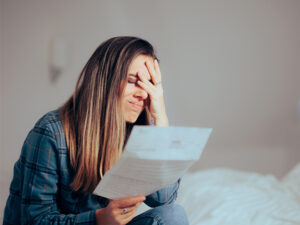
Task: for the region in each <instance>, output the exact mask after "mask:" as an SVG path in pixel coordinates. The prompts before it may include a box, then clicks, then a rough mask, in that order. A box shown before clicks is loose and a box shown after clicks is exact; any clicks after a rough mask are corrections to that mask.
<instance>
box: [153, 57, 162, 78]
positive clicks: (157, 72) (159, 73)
mask: <svg viewBox="0 0 300 225" xmlns="http://www.w3.org/2000/svg"><path fill="white" fill-rule="evenodd" d="M154 69H155V71H156V74H157V78H158V80H159V81H160V82H161V72H160V68H159V65H158V61H157V59H155V60H154Z"/></svg>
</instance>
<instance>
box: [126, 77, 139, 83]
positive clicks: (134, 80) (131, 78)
mask: <svg viewBox="0 0 300 225" xmlns="http://www.w3.org/2000/svg"><path fill="white" fill-rule="evenodd" d="M127 81H128V83H130V84H135V83H136V82H137V81H138V79H137V78H134V77H129V78H128V80H127Z"/></svg>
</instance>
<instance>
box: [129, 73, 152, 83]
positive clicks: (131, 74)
mask: <svg viewBox="0 0 300 225" xmlns="http://www.w3.org/2000/svg"><path fill="white" fill-rule="evenodd" d="M128 76H133V77H136V78H138V76H137V75H136V74H133V73H130V74H128ZM148 80H149V81H151V79H148Z"/></svg>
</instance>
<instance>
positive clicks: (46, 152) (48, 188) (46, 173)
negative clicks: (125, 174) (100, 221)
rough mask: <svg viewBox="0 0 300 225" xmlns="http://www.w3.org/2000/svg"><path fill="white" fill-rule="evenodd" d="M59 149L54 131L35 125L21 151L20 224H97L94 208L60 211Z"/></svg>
mask: <svg viewBox="0 0 300 225" xmlns="http://www.w3.org/2000/svg"><path fill="white" fill-rule="evenodd" d="M57 151H58V149H57V144H56V141H55V137H54V135H53V134H52V133H51V132H50V131H48V130H47V129H42V128H37V127H35V128H34V129H33V130H31V131H30V133H29V135H28V136H27V138H26V140H25V142H24V145H23V148H22V153H21V158H20V160H21V162H22V163H21V165H22V169H23V171H22V173H23V174H22V176H21V178H20V179H22V180H21V182H22V187H21V193H20V195H21V202H22V203H21V215H22V218H21V224H46V225H47V224H56V225H63V224H70V225H71V224H81V225H83V224H95V223H96V221H95V211H96V210H90V211H87V212H84V213H79V214H62V213H60V210H59V207H58V204H57V198H58V189H59V175H58V174H59V168H60V165H58V159H57V158H58V152H57Z"/></svg>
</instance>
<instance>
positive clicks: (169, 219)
mask: <svg viewBox="0 0 300 225" xmlns="http://www.w3.org/2000/svg"><path fill="white" fill-rule="evenodd" d="M152 215H153V217H154V218H155V219H156V220H157V221H158V224H163V225H169V224H170V225H171V224H172V225H177V224H178V225H179V224H180V225H188V224H189V223H188V218H187V215H186V212H185V210H184V208H183V207H182V206H181V205H177V204H170V205H162V206H159V207H156V208H154V209H153V212H152Z"/></svg>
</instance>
